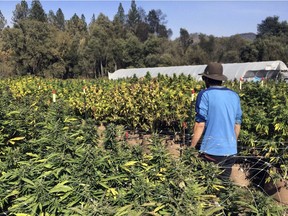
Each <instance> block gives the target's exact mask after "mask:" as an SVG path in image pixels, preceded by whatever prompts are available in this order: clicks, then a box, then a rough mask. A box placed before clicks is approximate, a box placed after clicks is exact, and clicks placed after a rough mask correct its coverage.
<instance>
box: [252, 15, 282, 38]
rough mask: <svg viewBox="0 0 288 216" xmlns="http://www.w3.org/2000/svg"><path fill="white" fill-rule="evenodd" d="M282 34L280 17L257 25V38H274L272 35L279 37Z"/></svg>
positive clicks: (269, 18)
mask: <svg viewBox="0 0 288 216" xmlns="http://www.w3.org/2000/svg"><path fill="white" fill-rule="evenodd" d="M280 32H281V23H280V22H279V17H278V16H274V17H267V18H266V19H265V20H263V21H262V23H261V24H258V25H257V36H258V37H263V36H265V35H266V36H267V35H268V36H269V35H270V36H272V35H279V34H280Z"/></svg>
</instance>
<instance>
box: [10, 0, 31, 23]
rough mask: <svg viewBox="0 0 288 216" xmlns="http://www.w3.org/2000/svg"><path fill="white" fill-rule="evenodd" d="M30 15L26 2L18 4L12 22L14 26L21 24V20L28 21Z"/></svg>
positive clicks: (23, 0)
mask: <svg viewBox="0 0 288 216" xmlns="http://www.w3.org/2000/svg"><path fill="white" fill-rule="evenodd" d="M28 15H29V8H28V4H27V2H26V1H25V0H22V1H21V3H18V4H17V5H16V7H15V10H14V11H13V17H12V21H13V22H14V24H16V23H19V21H20V20H23V19H26V18H27V17H28Z"/></svg>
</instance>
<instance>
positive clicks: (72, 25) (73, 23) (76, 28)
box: [67, 13, 87, 37]
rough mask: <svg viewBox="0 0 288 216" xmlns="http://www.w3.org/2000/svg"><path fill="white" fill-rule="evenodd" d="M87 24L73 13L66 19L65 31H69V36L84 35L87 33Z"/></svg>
mask: <svg viewBox="0 0 288 216" xmlns="http://www.w3.org/2000/svg"><path fill="white" fill-rule="evenodd" d="M86 26H87V24H86V23H85V22H84V21H83V19H80V18H79V17H78V16H77V14H76V13H75V14H74V15H73V16H72V17H71V19H70V20H68V21H67V31H68V32H69V33H70V35H71V36H73V37H74V36H77V37H78V36H79V37H81V35H84V34H86V33H87V27H86Z"/></svg>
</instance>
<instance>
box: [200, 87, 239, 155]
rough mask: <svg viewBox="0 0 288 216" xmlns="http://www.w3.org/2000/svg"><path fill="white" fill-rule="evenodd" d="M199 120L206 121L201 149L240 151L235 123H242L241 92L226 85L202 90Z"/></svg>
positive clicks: (209, 152) (213, 153)
mask: <svg viewBox="0 0 288 216" xmlns="http://www.w3.org/2000/svg"><path fill="white" fill-rule="evenodd" d="M195 111H196V116H195V121H196V122H205V130H204V135H203V139H202V144H201V147H200V152H204V153H207V154H211V155H216V156H227V155H233V154H237V140H236V134H235V130H234V127H235V124H241V121H242V110H241V104H240V98H239V96H238V94H237V93H236V92H234V91H232V90H231V89H228V88H226V87H224V86H213V87H209V88H207V89H205V90H202V91H200V92H199V94H198V96H197V100H196V107H195Z"/></svg>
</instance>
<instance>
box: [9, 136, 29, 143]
mask: <svg viewBox="0 0 288 216" xmlns="http://www.w3.org/2000/svg"><path fill="white" fill-rule="evenodd" d="M23 139H25V137H14V138H12V139H10V140H8V142H9V143H11V144H12V145H14V144H15V141H19V140H23Z"/></svg>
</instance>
